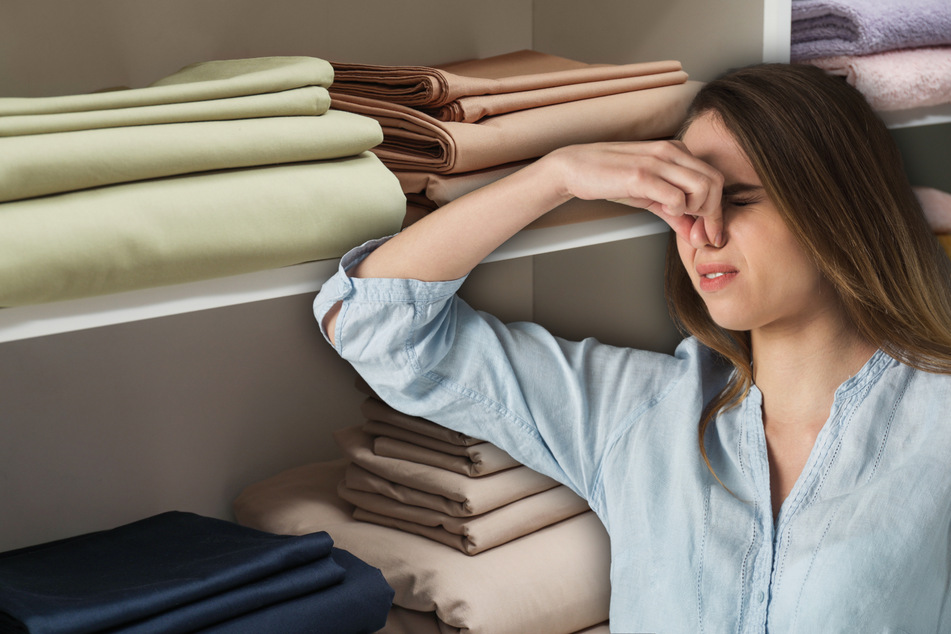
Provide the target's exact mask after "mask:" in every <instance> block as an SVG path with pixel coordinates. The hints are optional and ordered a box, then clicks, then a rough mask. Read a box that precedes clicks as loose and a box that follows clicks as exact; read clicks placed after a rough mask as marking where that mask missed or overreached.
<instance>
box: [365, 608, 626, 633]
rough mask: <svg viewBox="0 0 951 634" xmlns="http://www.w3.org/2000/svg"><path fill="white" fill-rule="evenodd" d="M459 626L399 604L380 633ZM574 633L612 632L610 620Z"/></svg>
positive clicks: (453, 630)
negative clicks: (609, 625) (450, 624)
mask: <svg viewBox="0 0 951 634" xmlns="http://www.w3.org/2000/svg"><path fill="white" fill-rule="evenodd" d="M458 633H459V629H458V628H450V627H449V626H447V625H446V624H445V623H442V622H441V621H440V620H439V619H438V618H436V614H435V613H434V612H417V611H416V610H407V609H406V608H401V607H400V606H398V605H394V606H393V607H391V608H390V613H389V615H387V618H386V627H384V628H383V629H382V630H380V631H379V634H458ZM573 634H611V629H610V628H609V627H608V622H607V621H605V622H604V623H598V624H597V625H593V626H591V627H586V628H584V629H583V630H578V631H577V632H574V633H573Z"/></svg>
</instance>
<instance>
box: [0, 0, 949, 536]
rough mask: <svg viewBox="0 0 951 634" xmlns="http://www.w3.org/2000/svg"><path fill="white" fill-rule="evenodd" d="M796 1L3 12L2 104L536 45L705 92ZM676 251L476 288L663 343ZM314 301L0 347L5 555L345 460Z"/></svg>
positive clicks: (336, 0) (346, 415)
mask: <svg viewBox="0 0 951 634" xmlns="http://www.w3.org/2000/svg"><path fill="white" fill-rule="evenodd" d="M784 6H785V7H786V15H785V20H786V23H787V24H788V0H785V1H784V0H722V1H718V2H716V3H710V2H704V1H703V0H676V1H674V0H669V1H664V2H659V1H651V0H587V1H586V2H576V1H573V0H543V1H539V2H532V1H530V0H483V1H482V2H479V3H471V2H470V3H464V2H461V1H459V0H348V1H346V2H345V1H343V0H269V1H268V2H261V1H260V0H163V1H162V2H155V1H154V0H84V1H83V2H61V1H57V0H3V3H2V16H3V19H2V20H0V96H44V95H56V94H72V93H79V92H88V91H92V90H98V89H101V88H106V87H112V86H130V87H140V86H144V85H146V84H148V83H150V82H151V81H154V80H156V79H158V78H160V77H162V76H165V75H167V74H169V73H171V72H174V71H175V70H177V69H178V68H180V67H182V66H184V65H186V64H189V63H192V62H195V61H200V60H207V59H224V58H238V57H254V56H267V55H313V56H317V57H323V58H325V59H330V60H341V61H359V62H368V63H381V64H414V63H418V64H434V63H441V62H449V61H454V60H460V59H467V58H474V57H484V56H488V55H494V54H498V53H503V52H508V51H512V50H517V49H523V48H535V49H537V50H541V51H544V52H549V53H553V54H559V55H564V56H568V57H573V58H576V59H580V60H583V61H589V62H616V63H621V62H630V61H640V60H646V59H661V58H676V59H680V60H681V61H682V62H683V64H684V67H685V69H686V70H688V72H690V73H691V75H692V77H693V78H695V79H709V78H711V77H712V76H713V75H715V74H717V73H718V72H720V71H722V70H724V69H726V68H728V67H730V66H735V65H740V64H746V63H751V62H756V61H760V60H761V59H763V56H764V51H765V55H766V57H767V58H772V59H781V58H782V56H783V54H784V53H783V46H784V43H783V41H782V38H779V41H778V42H777V41H770V38H767V41H766V42H765V46H764V37H763V32H764V21H765V22H766V23H767V24H769V23H770V21H771V20H772V21H775V20H777V19H779V20H782V19H783V15H782V13H783V7H784ZM777 16H778V17H777ZM774 30H775V29H774ZM780 30H781V29H780ZM785 46H786V47H787V49H786V50H788V42H786V43H785ZM945 127H947V126H945ZM911 143H912V145H914V143H915V142H914V141H912V142H911ZM947 171H948V170H947V169H945V170H943V173H947ZM665 243H666V236H665V235H652V236H647V237H643V238H637V239H634V240H626V241H621V242H613V243H607V244H603V245H599V246H593V247H585V248H582V249H573V250H569V251H558V252H553V253H546V254H543V255H538V256H534V257H529V258H520V259H514V260H507V261H503V262H497V263H492V264H484V265H481V266H480V267H479V268H477V270H476V271H475V272H474V273H473V275H472V277H471V278H470V280H469V281H467V283H466V286H465V288H464V294H465V295H466V296H467V298H469V299H470V301H471V302H472V303H474V304H475V305H477V306H479V307H481V308H485V309H487V310H490V311H493V312H495V313H496V314H498V315H499V316H500V317H502V318H503V319H509V320H515V319H534V320H536V321H539V322H541V323H543V324H545V325H547V326H549V327H550V328H552V329H553V330H554V331H555V332H557V333H559V334H562V335H565V336H569V337H575V338H577V337H581V336H586V335H593V336H597V337H598V338H600V339H602V340H603V341H607V342H610V343H617V344H629V345H638V346H641V347H647V348H652V349H657V350H670V349H671V348H672V347H673V346H674V345H675V343H676V341H677V338H678V337H677V334H676V332H674V330H673V328H672V327H671V325H670V323H669V320H668V319H667V316H666V308H665V306H664V302H663V293H662V282H661V279H660V272H661V264H662V257H663V251H664V245H665ZM312 299H313V293H307V294H304V295H293V296H288V297H281V298H277V299H270V300H267V301H260V302H254V303H246V304H239V305H234V306H228V307H223V308H216V309H212V310H204V311H200V312H189V313H183V314H177V315H171V316H166V317H157V318H154V319H147V320H142V321H133V322H129V323H120V324H116V325H111V326H105V327H99V328H93V329H84V330H76V331H72V332H63V333H61V334H53V335H47V336H42V337H34V338H29V339H23V340H18V341H10V342H7V343H2V344H0V550H4V549H8V548H14V547H18V546H24V545H27V544H31V543H37V542H41V541H46V540H50V539H55V538H59V537H65V536H68V535H72V534H76V533H80V532H85V531H90V530H97V529H102V528H108V527H111V526H114V525H117V524H120V523H124V522H128V521H132V520H135V519H138V518H141V517H144V516H146V515H149V514H153V513H158V512H161V511H165V510H169V509H180V510H187V511H193V512H198V513H202V514H206V515H213V516H218V517H225V518H228V517H230V510H229V507H230V502H231V500H232V499H233V498H234V496H235V495H236V494H237V493H238V492H239V491H240V490H241V488H242V487H244V486H245V485H247V484H249V483H251V482H254V481H256V480H259V479H262V478H264V477H267V476H269V475H271V474H273V473H276V472H277V471H280V470H282V469H285V468H288V467H291V466H294V465H298V464H304V463H307V462H311V461H314V460H323V459H327V458H331V457H333V456H335V455H337V451H336V448H335V447H334V445H333V442H332V439H331V432H332V430H333V429H335V428H337V427H340V426H343V425H347V424H351V423H354V422H357V421H358V420H359V411H358V405H359V402H360V400H361V396H360V395H359V394H358V393H357V392H356V391H355V390H354V389H353V387H352V385H353V374H352V371H351V370H350V369H349V367H348V366H347V365H346V364H344V363H343V362H341V361H340V360H339V359H338V358H337V357H336V355H335V354H334V353H333V352H332V350H331V349H330V348H329V346H327V345H326V344H325V343H324V342H323V340H322V339H321V337H320V335H319V333H318V331H317V329H316V326H315V324H314V323H313V319H312V316H311V312H310V304H311V301H312Z"/></svg>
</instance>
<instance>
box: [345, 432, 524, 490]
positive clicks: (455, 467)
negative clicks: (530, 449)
mask: <svg viewBox="0 0 951 634" xmlns="http://www.w3.org/2000/svg"><path fill="white" fill-rule="evenodd" d="M363 431H364V432H366V433H367V434H368V435H370V436H371V437H373V453H374V454H376V455H378V456H385V457H387V458H397V459H399V460H409V461H410V462H418V463H420V464H425V465H430V466H432V467H439V468H440V469H446V470H447V471H452V472H454V473H460V474H462V475H464V476H469V477H470V478H478V477H481V476H485V475H490V474H492V473H497V472H499V471H504V470H505V469H511V468H512V467H517V466H519V463H518V461H517V460H515V459H514V458H512V457H511V456H510V455H508V454H507V453H505V452H504V451H502V450H501V449H499V448H498V447H496V446H495V445H493V444H491V443H487V442H482V443H479V444H477V445H471V446H468V447H459V446H456V445H451V444H449V443H443V442H440V441H438V440H434V439H431V438H429V437H427V436H423V435H422V434H414V433H413V432H409V431H406V430H404V429H401V428H399V427H396V426H394V425H387V424H386V423H377V422H374V421H368V422H367V423H366V424H364V425H363Z"/></svg>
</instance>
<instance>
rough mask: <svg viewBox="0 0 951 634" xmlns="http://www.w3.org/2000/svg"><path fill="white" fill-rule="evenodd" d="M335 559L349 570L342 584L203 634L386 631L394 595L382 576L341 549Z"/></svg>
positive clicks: (257, 611) (275, 606)
mask: <svg viewBox="0 0 951 634" xmlns="http://www.w3.org/2000/svg"><path fill="white" fill-rule="evenodd" d="M332 557H333V559H334V561H336V562H337V564H339V565H340V566H341V567H343V568H344V569H345V570H346V576H345V577H344V580H343V582H342V583H339V584H337V585H334V586H330V587H328V588H325V589H323V590H321V591H319V592H315V593H313V594H310V595H307V596H304V597H299V598H297V599H292V600H290V601H285V602H283V603H280V604H276V605H272V606H270V607H267V608H264V609H261V610H256V611H254V612H250V613H248V614H246V615H244V616H241V617H239V618H236V619H232V620H230V621H227V622H224V623H220V624H218V625H216V626H213V627H209V628H206V629H203V630H201V632H200V634H261V633H262V632H268V633H270V632H280V633H281V634H365V633H369V632H376V631H377V630H380V629H382V628H383V626H384V625H385V624H386V617H387V614H388V613H389V611H390V607H391V606H392V604H393V594H394V592H393V588H391V587H390V585H389V584H388V583H387V582H386V580H385V579H384V578H383V573H381V572H380V570H379V569H377V568H374V567H373V566H370V565H369V564H367V563H366V562H364V561H362V560H360V559H358V558H357V557H355V556H353V555H352V554H350V553H349V552H347V551H346V550H343V549H340V548H334V549H333V555H332Z"/></svg>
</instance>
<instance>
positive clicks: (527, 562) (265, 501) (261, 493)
mask: <svg viewBox="0 0 951 634" xmlns="http://www.w3.org/2000/svg"><path fill="white" fill-rule="evenodd" d="M346 464H347V462H346V461H344V460H338V461H333V462H323V463H314V464H311V465H305V466H303V467H298V468H295V469H291V470H288V471H285V472H282V473H279V474H277V475H275V476H273V477H271V478H268V479H267V480H264V481H261V482H258V483H255V484H252V485H250V486H248V487H246V488H245V489H244V490H243V491H242V492H241V494H240V495H239V496H238V497H237V498H236V500H235V502H234V505H233V508H234V512H235V517H236V518H237V520H238V522H240V523H241V524H244V525H246V526H251V527H254V528H258V529H262V530H267V531H271V532H275V533H281V534H304V533H309V532H312V531H315V530H326V531H327V532H328V533H329V534H330V535H331V536H332V537H333V539H334V542H335V544H336V545H337V546H338V547H340V548H344V549H346V550H348V551H350V552H351V553H353V554H354V555H356V556H357V557H359V558H360V559H362V560H364V561H366V562H367V563H368V564H370V565H371V566H376V567H378V568H379V569H380V570H381V571H382V572H383V576H384V577H385V578H386V580H387V582H389V584H390V585H391V586H392V587H393V589H394V590H395V596H394V600H393V601H394V604H395V605H397V606H399V607H400V608H403V609H407V610H412V611H415V612H416V613H423V614H426V613H429V614H433V613H434V614H435V619H436V620H438V625H439V627H440V631H441V632H442V633H443V634H446V633H447V632H459V631H462V632H466V633H468V634H483V633H486V634H509V633H511V634H568V633H570V632H576V631H578V630H582V629H584V628H589V627H593V626H597V625H598V624H602V623H603V622H604V621H606V620H607V618H608V600H609V594H610V581H609V547H608V538H607V534H606V532H605V530H604V527H603V526H602V524H601V522H600V521H599V520H598V518H597V517H596V516H595V515H594V513H593V512H591V511H587V512H585V513H582V514H581V515H577V516H575V517H573V518H570V519H567V520H564V521H562V522H559V523H557V524H555V525H553V526H549V527H548V528H545V529H542V530H540V531H537V532H535V533H533V534H531V535H529V536H526V537H522V538H520V539H516V540H514V541H511V542H509V543H507V544H503V545H501V546H499V547H497V548H493V549H491V550H487V551H485V552H483V553H480V554H478V555H475V556H469V555H465V554H463V553H461V552H459V551H457V550H455V549H453V548H448V547H446V546H445V545H443V544H439V543H436V542H435V541H433V540H430V539H427V538H425V537H421V536H419V535H413V534H410V533H407V532H405V531H401V530H396V529H393V528H388V527H384V526H377V525H375V524H372V523H369V522H361V521H358V520H355V519H353V517H352V513H353V507H352V506H351V505H350V504H348V503H347V502H345V501H343V500H341V499H340V497H339V496H338V495H337V493H336V489H337V485H338V483H339V482H340V479H341V478H342V477H343V472H344V469H345V468H346ZM417 616H422V615H417ZM387 631H390V632H395V631H399V630H398V629H389V628H388V630H387Z"/></svg>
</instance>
